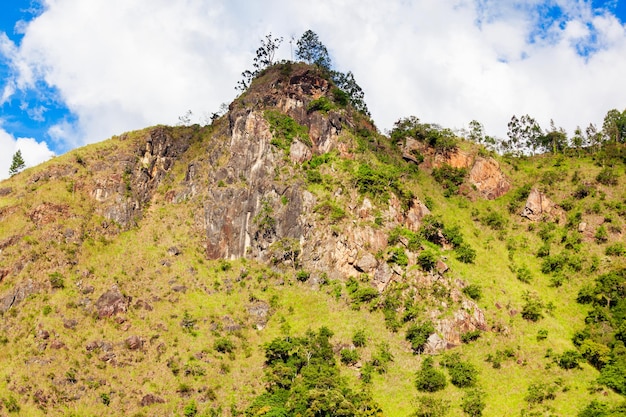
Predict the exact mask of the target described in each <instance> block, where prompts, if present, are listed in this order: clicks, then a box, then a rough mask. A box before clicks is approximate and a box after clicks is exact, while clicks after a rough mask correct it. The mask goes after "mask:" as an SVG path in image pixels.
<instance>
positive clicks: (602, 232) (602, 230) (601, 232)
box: [593, 225, 609, 243]
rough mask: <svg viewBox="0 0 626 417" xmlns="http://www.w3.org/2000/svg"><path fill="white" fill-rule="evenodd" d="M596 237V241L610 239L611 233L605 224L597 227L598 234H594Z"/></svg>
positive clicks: (600, 241)
mask: <svg viewBox="0 0 626 417" xmlns="http://www.w3.org/2000/svg"><path fill="white" fill-rule="evenodd" d="M593 237H594V238H595V239H596V243H604V242H606V241H607V240H609V233H608V232H607V231H606V227H604V225H602V226H600V227H598V228H597V229H596V234H595V235H594V236H593Z"/></svg>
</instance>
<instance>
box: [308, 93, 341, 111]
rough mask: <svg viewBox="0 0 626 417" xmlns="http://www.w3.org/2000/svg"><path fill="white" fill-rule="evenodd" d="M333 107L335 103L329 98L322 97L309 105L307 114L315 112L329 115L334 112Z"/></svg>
mask: <svg viewBox="0 0 626 417" xmlns="http://www.w3.org/2000/svg"><path fill="white" fill-rule="evenodd" d="M333 107H334V106H333V103H332V102H331V101H330V100H329V99H328V98H326V97H324V96H322V97H320V98H318V99H315V100H313V101H311V102H310V103H309V105H308V106H307V112H308V113H313V112H314V111H321V112H322V113H327V112H329V111H330V110H332V109H333Z"/></svg>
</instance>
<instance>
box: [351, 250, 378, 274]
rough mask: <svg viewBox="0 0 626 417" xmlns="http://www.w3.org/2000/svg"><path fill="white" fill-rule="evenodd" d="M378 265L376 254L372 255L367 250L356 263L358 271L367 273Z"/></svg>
mask: <svg viewBox="0 0 626 417" xmlns="http://www.w3.org/2000/svg"><path fill="white" fill-rule="evenodd" d="M377 266H378V261H377V260H376V258H375V257H374V255H372V254H371V253H369V252H366V253H364V254H363V255H361V256H360V257H359V258H358V259H357V260H356V262H355V263H354V267H355V268H356V270H357V271H359V272H365V273H370V272H371V271H373V270H374V269H376V267H377Z"/></svg>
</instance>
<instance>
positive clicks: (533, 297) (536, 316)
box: [522, 292, 544, 321]
mask: <svg viewBox="0 0 626 417" xmlns="http://www.w3.org/2000/svg"><path fill="white" fill-rule="evenodd" d="M524 301H525V303H524V306H523V307H522V317H523V318H525V319H526V320H530V321H538V320H540V319H542V318H543V309H544V304H543V301H541V299H540V298H539V296H538V295H537V294H534V293H530V292H526V293H524Z"/></svg>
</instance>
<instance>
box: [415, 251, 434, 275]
mask: <svg viewBox="0 0 626 417" xmlns="http://www.w3.org/2000/svg"><path fill="white" fill-rule="evenodd" d="M437 259H438V257H437V255H436V254H435V253H434V252H433V251H431V250H429V249H427V250H424V251H422V252H421V253H420V254H419V255H417V264H418V265H419V266H420V267H421V268H422V269H423V270H424V271H427V272H428V271H432V270H433V269H435V266H436V265H437Z"/></svg>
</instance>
